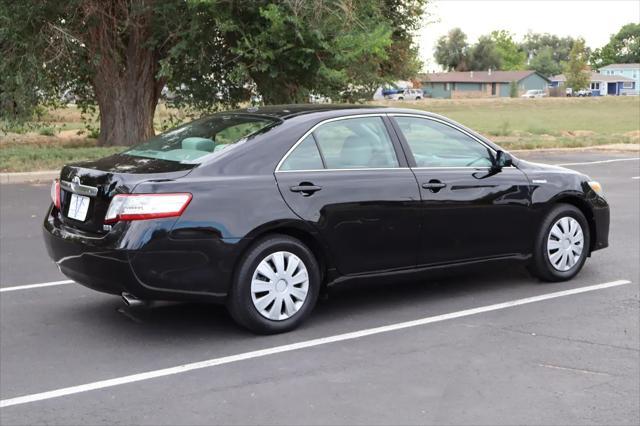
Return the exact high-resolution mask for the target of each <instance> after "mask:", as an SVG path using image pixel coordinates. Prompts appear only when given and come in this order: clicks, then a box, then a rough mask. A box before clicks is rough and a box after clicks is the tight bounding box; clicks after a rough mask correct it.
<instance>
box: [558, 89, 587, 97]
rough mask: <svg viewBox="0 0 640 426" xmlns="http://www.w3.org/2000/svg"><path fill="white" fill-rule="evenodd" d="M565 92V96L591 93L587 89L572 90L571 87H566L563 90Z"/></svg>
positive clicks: (582, 95) (581, 95) (579, 95)
mask: <svg viewBox="0 0 640 426" xmlns="http://www.w3.org/2000/svg"><path fill="white" fill-rule="evenodd" d="M565 93H566V95H567V97H571V96H577V97H584V96H591V95H592V93H591V90H589V89H580V90H573V89H572V88H571V87H567V88H566V90H565Z"/></svg>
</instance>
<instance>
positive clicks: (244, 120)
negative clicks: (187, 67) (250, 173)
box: [123, 114, 278, 163]
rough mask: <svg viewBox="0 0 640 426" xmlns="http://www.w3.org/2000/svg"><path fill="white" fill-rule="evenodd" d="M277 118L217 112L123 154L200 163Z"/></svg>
mask: <svg viewBox="0 0 640 426" xmlns="http://www.w3.org/2000/svg"><path fill="white" fill-rule="evenodd" d="M277 122H278V121H277V120H275V119H272V118H268V117H264V116H255V115H248V114H216V115H214V116H211V117H207V118H202V119H200V120H196V121H193V122H191V123H187V124H185V125H182V126H180V127H177V128H175V129H172V130H169V131H167V132H165V133H162V134H160V135H158V136H154V137H152V138H151V139H149V140H147V141H146V142H143V143H141V144H138V145H135V146H134V147H132V148H131V149H129V150H127V151H125V152H123V154H124V155H132V156H136V157H145V158H157V159H161V160H169V161H179V162H189V163H194V162H195V163H198V162H199V159H202V158H203V157H204V156H207V155H210V154H212V153H216V152H221V151H223V150H225V149H228V148H230V147H232V146H233V144H235V143H236V142H239V141H241V140H242V139H244V138H246V137H248V136H250V135H252V134H254V133H256V132H259V131H261V130H264V129H265V128H267V127H269V126H271V125H273V124H275V123H277Z"/></svg>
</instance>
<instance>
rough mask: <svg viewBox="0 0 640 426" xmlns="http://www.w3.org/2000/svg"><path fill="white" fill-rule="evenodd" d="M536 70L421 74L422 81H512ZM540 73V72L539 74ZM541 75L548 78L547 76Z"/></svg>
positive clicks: (527, 75)
mask: <svg viewBox="0 0 640 426" xmlns="http://www.w3.org/2000/svg"><path fill="white" fill-rule="evenodd" d="M532 74H536V72H535V71H455V72H434V73H426V74H420V76H419V77H420V80H421V81H429V82H432V83H510V82H512V81H514V80H515V81H520V80H522V79H523V78H527V77H529V76H530V75H532ZM538 75H540V74H538ZM540 77H542V78H544V79H545V80H548V79H547V78H546V77H544V76H542V75H540Z"/></svg>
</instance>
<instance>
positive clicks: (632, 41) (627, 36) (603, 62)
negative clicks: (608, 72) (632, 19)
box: [591, 23, 640, 68]
mask: <svg viewBox="0 0 640 426" xmlns="http://www.w3.org/2000/svg"><path fill="white" fill-rule="evenodd" d="M638 62H640V24H638V23H631V24H627V25H624V26H623V27H622V28H620V31H618V33H617V34H614V35H612V36H611V38H610V39H609V43H607V44H606V45H605V46H603V47H602V48H600V49H596V50H594V52H593V54H592V55H591V64H592V65H593V66H594V67H595V68H600V67H604V66H607V65H610V64H631V63H638Z"/></svg>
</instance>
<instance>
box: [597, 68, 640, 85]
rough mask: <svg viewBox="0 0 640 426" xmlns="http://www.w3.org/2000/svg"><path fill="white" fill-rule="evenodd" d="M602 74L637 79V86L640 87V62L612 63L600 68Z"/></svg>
mask: <svg viewBox="0 0 640 426" xmlns="http://www.w3.org/2000/svg"><path fill="white" fill-rule="evenodd" d="M598 71H600V74H602V75H620V76H622V77H627V78H630V79H632V80H633V81H635V83H636V85H635V88H636V90H638V88H640V64H611V65H607V66H606V67H602V68H600V69H598Z"/></svg>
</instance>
